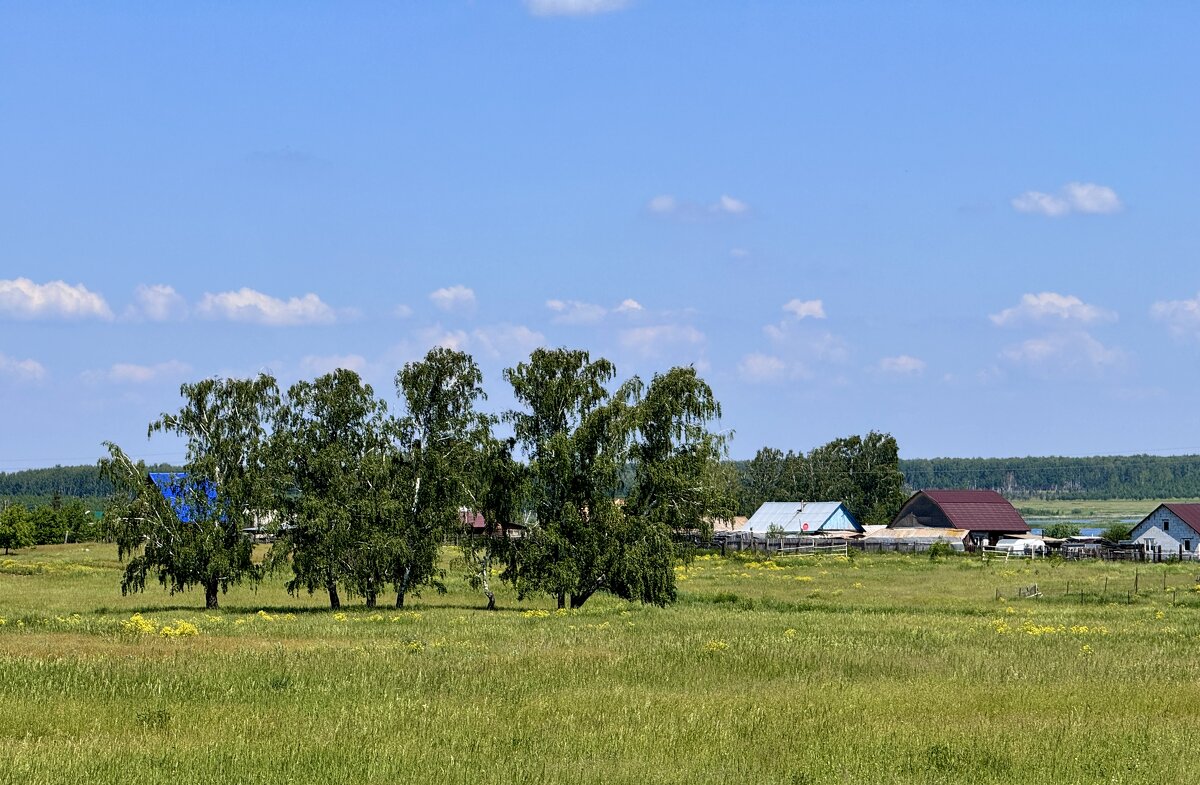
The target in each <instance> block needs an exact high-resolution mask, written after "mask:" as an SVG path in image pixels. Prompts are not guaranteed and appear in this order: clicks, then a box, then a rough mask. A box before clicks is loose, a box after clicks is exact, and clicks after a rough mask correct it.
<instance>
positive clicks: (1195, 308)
mask: <svg viewBox="0 0 1200 785" xmlns="http://www.w3.org/2000/svg"><path fill="white" fill-rule="evenodd" d="M1150 316H1151V317H1153V318H1154V319H1156V320H1157V321H1160V322H1162V323H1164V324H1165V325H1167V329H1169V330H1170V331H1171V334H1172V335H1174V336H1176V337H1178V338H1185V337H1194V338H1200V294H1197V295H1196V296H1195V297H1194V298H1192V299H1190V300H1160V301H1159V302H1156V303H1154V305H1152V306H1150Z"/></svg>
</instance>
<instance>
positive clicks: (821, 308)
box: [783, 299, 825, 319]
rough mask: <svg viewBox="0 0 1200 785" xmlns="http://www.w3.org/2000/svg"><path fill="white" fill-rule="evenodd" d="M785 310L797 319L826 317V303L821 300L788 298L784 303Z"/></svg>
mask: <svg viewBox="0 0 1200 785" xmlns="http://www.w3.org/2000/svg"><path fill="white" fill-rule="evenodd" d="M783 310H784V311H786V312H787V313H790V314H792V315H793V316H795V317H796V318H797V319H824V318H825V304H824V303H822V302H821V301H820V300H800V299H795V300H788V301H787V302H786V303H784V304H783Z"/></svg>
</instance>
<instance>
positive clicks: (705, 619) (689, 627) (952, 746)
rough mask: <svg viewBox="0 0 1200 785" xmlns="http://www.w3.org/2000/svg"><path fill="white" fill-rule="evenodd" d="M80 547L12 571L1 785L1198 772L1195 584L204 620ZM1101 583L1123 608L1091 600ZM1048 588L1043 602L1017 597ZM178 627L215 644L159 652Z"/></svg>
mask: <svg viewBox="0 0 1200 785" xmlns="http://www.w3.org/2000/svg"><path fill="white" fill-rule="evenodd" d="M88 547H89V548H90V550H88V551H84V550H83V549H82V547H81V546H65V547H59V548H42V549H38V550H35V551H29V552H25V553H22V554H20V555H19V556H17V557H12V560H13V561H14V562H15V563H19V564H20V565H25V566H24V567H17V566H13V565H9V566H8V567H2V566H0V617H3V618H4V619H5V623H4V625H3V626H0V701H2V703H0V705H3V706H4V707H5V710H4V711H3V712H0V782H12V783H65V782H87V783H110V782H111V783H118V782H119V783H161V782H172V783H217V782H222V783H224V782H246V783H272V784H273V783H295V782H322V783H326V782H328V783H396V782H401V783H408V782H412V783H416V782H422V783H426V782H450V783H464V784H465V783H472V784H474V783H543V782H545V783H549V782H572V783H574V782H582V783H593V782H594V783H646V782H648V783H684V782H688V783H693V782H712V781H730V782H742V781H754V782H763V783H827V782H828V783H834V782H838V783H841V782H863V783H866V782H896V783H909V782H912V783H918V782H921V783H925V782H946V783H950V782H962V781H970V782H984V783H988V782H996V783H1002V782H1003V783H1018V782H1019V783H1041V782H1044V783H1051V782H1053V783H1083V782H1088V783H1092V782H1126V783H1138V782H1146V783H1150V782H1155V783H1162V782H1183V781H1187V780H1190V779H1193V778H1195V776H1196V775H1197V774H1200V764H1198V763H1197V762H1196V761H1195V756H1194V755H1192V754H1191V750H1192V748H1193V746H1194V745H1193V735H1194V732H1193V728H1194V724H1195V717H1196V712H1197V708H1198V707H1200V658H1196V657H1195V656H1194V651H1195V648H1196V644H1197V641H1198V639H1200V594H1198V593H1197V592H1196V591H1195V585H1196V582H1195V578H1196V576H1195V575H1194V568H1191V567H1187V566H1178V565H1167V566H1159V565H1155V566H1154V568H1153V569H1151V570H1147V569H1146V565H1142V566H1141V567H1140V568H1137V567H1135V566H1133V565H1120V564H1117V565H1114V564H1066V565H1055V566H1051V565H1050V564H1049V563H1047V562H1040V563H1027V562H1025V563H1015V562H992V563H984V562H981V561H976V560H972V559H966V558H961V557H956V558H950V559H946V560H943V561H938V562H931V561H930V560H929V559H927V558H924V557H920V556H916V557H909V556H893V555H888V556H870V557H858V558H854V559H837V558H827V559H824V560H820V559H818V560H813V559H802V558H796V557H793V558H790V559H781V560H777V561H754V560H733V559H731V560H728V561H725V560H721V559H719V558H704V559H701V560H699V561H696V562H694V563H693V564H692V565H690V566H688V567H687V568H683V567H681V568H680V569H679V571H678V572H679V576H680V579H681V580H680V584H679V587H680V602H679V603H678V604H677V605H676V606H674V607H672V608H667V609H658V608H645V607H641V606H636V605H629V604H626V603H622V602H618V601H615V600H612V599H611V598H598V599H596V600H594V601H593V602H590V603H589V604H588V605H587V606H586V607H585V608H584V609H583V610H582V611H580V612H571V613H556V612H555V611H554V610H553V609H552V607H551V605H550V604H549V603H548V602H529V603H518V602H517V601H516V599H515V597H513V596H512V595H511V594H503V595H501V596H500V598H499V600H500V604H501V606H502V610H500V611H498V612H495V613H488V612H486V611H483V610H481V608H482V606H483V604H484V600H483V598H482V597H481V596H479V595H476V594H474V593H472V592H471V591H470V590H469V589H468V588H467V586H466V584H465V582H461V581H452V585H451V590H450V592H449V593H448V594H446V595H427V596H426V597H424V598H423V599H422V600H421V601H419V602H417V603H414V604H413V605H412V606H411V607H410V608H408V609H406V610H405V611H404V612H398V611H395V610H393V609H380V610H379V611H377V612H371V611H367V610H366V609H364V608H361V607H359V608H349V609H347V610H346V611H345V612H344V613H342V614H334V613H331V612H329V611H327V610H323V609H322V608H321V603H320V598H319V597H317V598H311V599H310V598H308V597H300V598H292V597H289V596H288V595H287V594H286V593H284V592H283V590H282V588H281V584H282V581H270V582H268V583H267V584H265V585H263V586H261V587H259V588H258V589H257V590H253V589H251V588H249V587H240V588H237V589H234V590H232V591H231V592H230V593H229V594H228V595H226V596H224V597H223V598H222V602H223V605H224V606H225V607H224V609H223V610H222V611H220V612H217V613H205V612H203V610H202V609H201V607H200V606H201V605H202V604H203V597H202V596H195V595H187V594H184V595H176V596H174V597H171V596H170V595H167V594H165V593H162V592H159V591H157V590H152V591H148V592H147V593H145V594H143V595H137V596H133V597H121V596H120V593H119V591H118V590H117V586H118V583H119V566H118V565H117V564H116V562H115V560H114V559H113V558H112V556H113V555H112V554H110V553H108V552H107V550H106V549H105V548H104V547H103V546H88ZM31 564H32V565H42V567H40V568H38V569H28V568H27V567H28V565H31ZM79 567H85V568H87V569H84V570H80V569H77V568H79ZM1135 569H1137V570H1138V584H1139V593H1138V594H1137V595H1133V594H1132V593H1131V592H1132V583H1133V575H1134V571H1135ZM1164 576H1165V579H1166V581H1165V582H1166V586H1167V591H1164V590H1163V582H1164V581H1163V578H1164ZM1105 578H1107V579H1108V584H1109V587H1110V590H1109V595H1108V596H1104V597H1101V596H1100V595H1099V594H1097V595H1096V596H1092V595H1091V594H1089V593H1088V591H1087V590H1086V589H1085V590H1084V593H1083V595H1082V597H1081V596H1080V595H1079V594H1078V590H1077V589H1076V588H1075V587H1084V586H1086V587H1094V588H1095V589H1096V590H1097V592H1099V591H1100V590H1101V587H1102V586H1103V583H1104V579H1105ZM1035 582H1036V583H1038V585H1039V588H1041V589H1042V590H1043V596H1042V598H1041V599H1037V600H1017V599H1012V598H1011V597H1010V595H1011V594H1012V593H1013V592H1012V591H1010V589H1015V588H1016V587H1019V586H1027V585H1031V584H1033V583H1035ZM1068 582H1070V583H1071V584H1072V587H1073V588H1072V590H1071V593H1070V594H1068V593H1066V585H1067V583H1068ZM1118 586H1119V587H1121V588H1120V590H1119V591H1118ZM997 589H1000V590H1001V591H1000V593H1001V595H1002V597H1003V599H1001V600H1000V601H997V600H996V599H995V597H996V593H997ZM134 614H139V618H140V619H141V620H142V621H143V622H144V623H142V624H137V623H131V622H130V618H131V617H132V616H133V615H134ZM180 621H183V622H186V623H188V624H190V625H193V626H194V627H195V629H196V631H197V634H194V635H188V634H184V635H175V636H164V635H162V634H161V633H160V630H161V629H162V628H163V627H168V628H170V629H172V630H177V629H179V628H180V625H179V622H180ZM139 630H140V631H139Z"/></svg>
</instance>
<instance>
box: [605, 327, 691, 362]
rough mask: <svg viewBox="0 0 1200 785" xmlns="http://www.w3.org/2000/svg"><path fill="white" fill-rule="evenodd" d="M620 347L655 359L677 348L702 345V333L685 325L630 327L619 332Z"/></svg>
mask: <svg viewBox="0 0 1200 785" xmlns="http://www.w3.org/2000/svg"><path fill="white" fill-rule="evenodd" d="M620 341H621V345H622V346H623V347H625V348H626V349H630V350H632V351H634V352H637V353H638V354H640V355H643V356H645V357H655V356H659V355H661V354H663V353H665V352H666V351H667V350H668V349H670V348H672V347H678V346H698V345H700V344H703V343H704V333H702V332H700V331H699V330H697V329H696V328H695V327H692V326H691V325H686V324H658V325H651V326H646V327H632V328H630V329H627V330H622V331H621V332H620Z"/></svg>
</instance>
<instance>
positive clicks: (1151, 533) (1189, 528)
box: [1129, 504, 1200, 559]
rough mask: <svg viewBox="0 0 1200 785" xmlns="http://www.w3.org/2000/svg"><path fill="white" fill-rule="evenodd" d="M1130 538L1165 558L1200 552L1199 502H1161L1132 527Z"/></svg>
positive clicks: (1187, 555)
mask: <svg viewBox="0 0 1200 785" xmlns="http://www.w3.org/2000/svg"><path fill="white" fill-rule="evenodd" d="M1129 539H1131V540H1133V541H1134V542H1136V543H1138V544H1139V545H1141V546H1142V548H1144V549H1145V550H1147V551H1149V552H1151V553H1156V554H1159V555H1161V556H1162V557H1164V558H1166V557H1170V556H1177V557H1179V558H1182V559H1187V558H1196V557H1197V556H1198V555H1200V504H1160V505H1158V507H1156V508H1155V510H1154V512H1152V513H1150V514H1149V515H1147V516H1146V517H1145V518H1143V519H1142V521H1141V523H1139V524H1138V525H1137V526H1134V527H1133V531H1131V532H1130V533H1129Z"/></svg>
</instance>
